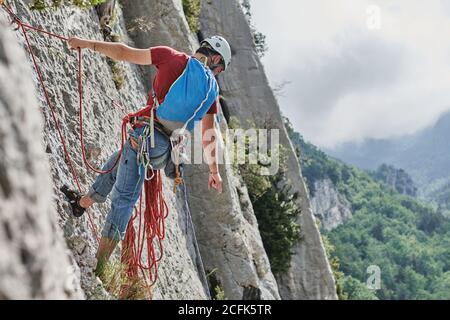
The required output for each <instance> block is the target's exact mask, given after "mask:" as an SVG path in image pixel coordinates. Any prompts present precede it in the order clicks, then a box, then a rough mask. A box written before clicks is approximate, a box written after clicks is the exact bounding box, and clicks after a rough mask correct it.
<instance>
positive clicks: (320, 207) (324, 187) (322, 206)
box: [311, 179, 352, 231]
mask: <svg viewBox="0 0 450 320" xmlns="http://www.w3.org/2000/svg"><path fill="white" fill-rule="evenodd" d="M314 190H316V191H315V192H314V197H312V198H311V206H312V210H313V213H314V215H315V216H316V217H318V218H319V219H320V221H321V223H322V226H323V228H324V229H325V230H329V231H330V230H333V229H335V228H337V227H338V226H339V225H341V224H342V223H344V222H345V220H347V219H349V218H351V216H352V211H351V204H350V202H349V201H348V200H347V199H345V197H343V196H342V195H340V194H339V192H338V191H337V190H336V188H335V187H334V184H333V182H332V181H331V180H330V179H325V180H319V181H316V182H315V183H314Z"/></svg>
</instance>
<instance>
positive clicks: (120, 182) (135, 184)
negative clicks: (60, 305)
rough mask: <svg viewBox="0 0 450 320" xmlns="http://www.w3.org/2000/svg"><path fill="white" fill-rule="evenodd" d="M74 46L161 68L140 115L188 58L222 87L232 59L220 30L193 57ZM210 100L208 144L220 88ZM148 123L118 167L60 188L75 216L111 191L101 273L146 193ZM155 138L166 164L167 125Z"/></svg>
mask: <svg viewBox="0 0 450 320" xmlns="http://www.w3.org/2000/svg"><path fill="white" fill-rule="evenodd" d="M0 1H1V0H0ZM69 46H70V48H71V49H77V48H81V49H84V48H87V49H90V50H93V51H95V52H99V53H101V54H104V55H106V56H108V57H109V58H111V59H114V60H119V61H127V62H130V63H134V64H138V65H154V66H155V67H156V69H157V72H156V75H155V77H154V79H153V93H154V94H153V95H152V94H151V95H149V98H148V101H147V106H146V107H145V108H143V109H142V110H140V111H139V112H138V113H137V114H136V117H137V118H138V119H140V118H146V119H148V118H149V117H150V114H151V113H152V112H153V111H154V110H152V106H153V105H154V104H155V103H157V104H159V105H161V104H162V103H163V102H164V99H165V98H166V94H167V93H168V91H169V90H170V89H171V86H172V84H174V83H175V82H176V81H177V79H178V78H179V77H180V78H181V75H182V73H183V71H184V70H185V68H186V66H187V64H188V60H189V61H191V59H195V62H196V63H197V61H198V62H200V64H199V63H197V65H201V66H202V68H204V69H205V72H207V73H208V74H210V75H211V79H212V80H211V81H213V82H214V83H213V84H214V86H216V87H217V88H218V85H217V82H216V79H215V76H217V75H218V74H220V73H221V72H223V71H224V70H225V69H226V68H227V67H228V66H229V64H230V61H231V48H230V45H229V43H228V42H227V41H226V40H225V39H224V38H223V37H221V36H212V37H210V38H207V39H205V40H203V41H202V42H201V44H200V47H199V48H198V49H197V51H196V52H195V54H194V55H193V56H192V57H190V56H189V55H187V54H185V53H183V52H180V51H177V50H175V49H173V48H170V47H167V46H156V47H151V48H148V49H137V48H132V47H129V46H127V45H125V44H123V43H110V42H103V41H94V40H86V39H81V38H78V37H72V38H70V39H69ZM153 96H155V97H156V98H154V97H153ZM211 101H212V103H209V105H210V107H208V106H206V107H207V108H208V109H206V110H207V111H206V110H205V114H204V115H203V117H202V119H201V121H200V125H201V126H202V128H201V130H202V131H201V132H203V133H205V132H207V131H208V130H209V132H213V134H212V136H213V137H212V139H211V140H209V139H208V141H205V139H202V140H203V141H202V146H203V149H204V150H205V148H207V147H208V146H210V144H211V143H215V144H216V146H217V137H218V136H219V135H218V128H217V125H216V121H215V115H216V114H217V112H218V89H217V92H215V95H214V97H213V100H211ZM169 107H170V106H169ZM146 126H147V124H146V123H145V122H142V121H136V122H135V123H134V126H133V130H130V132H129V138H128V139H127V141H126V143H125V146H124V149H123V151H122V154H121V158H120V161H119V163H118V165H117V167H116V168H115V169H114V170H113V171H111V172H110V173H106V174H100V175H98V176H97V178H96V180H95V182H94V183H93V185H92V186H91V187H90V189H89V191H88V192H87V193H86V194H84V195H82V194H80V193H78V192H77V191H75V190H71V189H69V188H68V187H67V186H64V187H62V188H61V191H62V192H63V193H64V194H65V195H66V196H67V198H68V199H69V201H70V205H71V209H72V213H73V215H74V216H76V217H80V216H82V215H83V213H84V212H85V210H86V209H87V208H89V207H90V206H92V205H93V204H94V203H102V202H105V201H106V199H107V196H108V195H110V199H111V209H110V211H109V212H108V215H107V218H106V222H105V224H104V227H103V230H102V233H101V239H100V243H99V248H98V250H97V267H96V269H95V273H96V274H97V275H101V273H102V270H103V267H104V266H105V264H106V263H107V262H108V260H109V258H110V256H111V254H112V252H113V251H114V249H115V247H116V246H117V244H118V242H119V241H121V240H124V237H125V232H126V228H127V224H128V222H129V220H130V218H131V214H132V210H133V208H134V205H135V203H136V201H137V200H138V198H139V196H140V193H141V189H142V186H143V180H144V179H143V177H142V175H141V174H140V172H139V165H138V162H137V157H138V152H137V150H138V148H139V141H140V140H139V138H140V136H141V135H142V132H143V130H144V128H145V127H146ZM163 129H164V128H163ZM211 130H212V131H211ZM169 131H170V130H169ZM153 138H154V144H153V146H154V147H152V148H150V151H149V153H150V158H151V159H159V160H156V162H160V163H153V168H154V169H161V168H162V167H163V166H164V162H165V160H166V159H167V158H168V157H169V156H168V155H169V154H170V149H171V144H170V139H169V138H168V136H167V135H166V134H164V131H163V130H154V134H153ZM209 149H211V148H209ZM213 149H214V148H213ZM214 150H215V149H214ZM205 151H206V150H205ZM216 154H217V152H215V151H213V152H210V153H208V154H206V152H205V157H207V158H208V157H209V159H207V163H208V165H209V179H208V189H209V190H210V189H211V188H214V189H216V190H217V192H219V193H221V192H222V178H221V176H220V173H219V167H218V162H217V161H216ZM117 156H118V152H116V153H114V154H113V155H112V156H111V157H110V158H109V160H108V161H107V162H106V164H105V165H104V167H103V168H102V170H105V171H106V170H108V169H110V168H112V166H113V164H114V163H115V161H116V159H117ZM161 159H163V160H161Z"/></svg>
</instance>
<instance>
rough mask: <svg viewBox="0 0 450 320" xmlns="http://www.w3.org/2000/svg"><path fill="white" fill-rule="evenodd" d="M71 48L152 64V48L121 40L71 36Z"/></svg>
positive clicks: (120, 59) (114, 58)
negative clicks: (113, 40)
mask: <svg viewBox="0 0 450 320" xmlns="http://www.w3.org/2000/svg"><path fill="white" fill-rule="evenodd" d="M69 46H70V48H71V49H76V48H81V49H85V48H87V49H91V50H94V51H96V52H100V53H102V54H104V55H105V56H107V57H109V58H111V59H113V60H118V61H128V62H131V63H134V64H141V65H148V64H152V57H151V53H150V49H136V48H132V47H129V46H127V45H126V44H123V43H119V42H105V41H96V40H86V39H80V38H77V37H72V38H69Z"/></svg>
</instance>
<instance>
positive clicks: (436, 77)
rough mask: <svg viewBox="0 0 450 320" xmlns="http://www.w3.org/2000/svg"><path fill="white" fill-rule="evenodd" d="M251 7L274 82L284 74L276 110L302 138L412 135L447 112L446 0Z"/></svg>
mask: <svg viewBox="0 0 450 320" xmlns="http://www.w3.org/2000/svg"><path fill="white" fill-rule="evenodd" d="M251 5H252V13H253V18H252V22H253V24H254V25H255V26H256V28H257V30H258V31H261V32H263V33H264V34H266V36H267V43H268V45H269V51H268V52H267V54H266V56H265V57H264V59H263V63H264V66H265V69H266V72H267V74H268V77H269V80H270V82H271V84H272V86H276V85H278V84H280V83H282V82H283V81H291V83H290V84H288V85H286V86H285V88H284V97H279V102H280V105H281V109H282V110H283V112H284V114H285V115H286V116H288V117H289V118H290V119H291V121H292V123H293V124H294V126H295V128H296V129H297V130H298V131H300V133H301V134H303V135H304V137H305V138H306V139H307V140H309V141H311V142H313V143H315V144H318V145H319V146H326V147H333V146H335V145H337V144H339V143H342V142H348V141H361V140H363V139H364V138H389V137H394V136H399V135H403V134H408V133H413V132H415V131H417V130H419V129H421V128H424V127H426V126H429V125H432V124H433V123H434V122H435V121H436V120H437V118H438V117H439V115H440V114H442V113H443V112H445V111H447V110H449V109H450V90H449V87H450V1H448V0H428V1H424V0H372V1H368V0H280V1H274V0H251ZM378 11H379V18H378V15H377V12H378Z"/></svg>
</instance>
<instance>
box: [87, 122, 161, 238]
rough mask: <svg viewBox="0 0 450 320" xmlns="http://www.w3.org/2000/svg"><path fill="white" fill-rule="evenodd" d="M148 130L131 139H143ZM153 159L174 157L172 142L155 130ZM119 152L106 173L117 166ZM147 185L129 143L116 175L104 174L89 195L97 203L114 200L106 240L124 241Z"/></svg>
mask: <svg viewBox="0 0 450 320" xmlns="http://www.w3.org/2000/svg"><path fill="white" fill-rule="evenodd" d="M143 130H144V127H142V128H138V129H135V130H131V131H130V132H129V134H130V136H133V137H135V138H137V137H139V136H140V135H141V134H142V132H143ZM149 154H150V158H156V157H160V156H163V155H164V154H167V157H169V156H170V141H169V140H168V139H167V137H165V136H164V135H163V134H161V133H160V132H159V131H157V130H155V147H154V148H151V149H150V150H149ZM117 155H118V152H115V153H114V154H113V155H111V157H110V158H109V160H108V161H107V162H106V164H105V165H104V166H103V168H102V170H103V171H106V170H109V169H110V168H111V167H112V166H113V165H114V163H115V162H116V159H117ZM143 183H144V172H143V171H142V170H140V166H139V164H138V162H137V151H136V150H134V149H133V148H132V147H131V143H130V140H129V139H128V140H127V141H126V143H125V145H124V149H123V151H122V156H121V158H120V162H119V164H118V165H117V166H116V167H115V169H114V170H113V171H111V172H110V173H106V174H100V175H98V176H97V178H96V179H95V182H94V184H93V185H92V186H91V188H90V189H89V192H88V194H87V195H88V196H89V197H90V198H91V199H93V200H94V201H95V202H99V203H102V202H105V201H106V199H107V197H108V195H109V194H111V195H110V198H111V210H110V211H109V212H108V215H107V217H106V222H105V225H104V227H103V230H102V236H103V237H106V238H110V239H113V240H123V239H124V237H125V232H126V229H127V225H128V222H129V220H130V217H131V214H132V213H133V208H134V205H135V204H136V201H137V200H138V199H139V196H140V194H141V189H142V185H143Z"/></svg>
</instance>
